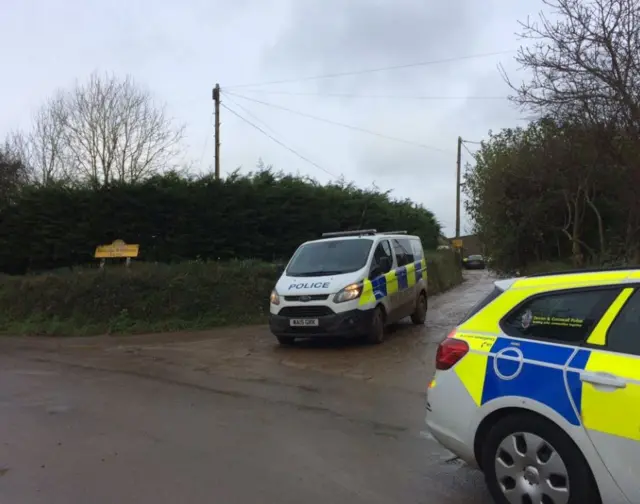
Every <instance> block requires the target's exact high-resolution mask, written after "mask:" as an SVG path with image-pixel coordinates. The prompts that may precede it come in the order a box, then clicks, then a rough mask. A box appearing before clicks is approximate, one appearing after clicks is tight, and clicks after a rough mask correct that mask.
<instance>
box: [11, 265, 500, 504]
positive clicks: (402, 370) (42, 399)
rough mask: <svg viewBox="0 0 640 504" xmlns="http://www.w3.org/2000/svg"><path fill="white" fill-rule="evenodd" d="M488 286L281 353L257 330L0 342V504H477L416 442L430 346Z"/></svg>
mask: <svg viewBox="0 0 640 504" xmlns="http://www.w3.org/2000/svg"><path fill="white" fill-rule="evenodd" d="M490 288H491V281H490V279H489V278H488V277H487V275H486V274H485V273H482V272H481V273H478V272H474V273H470V274H468V275H467V281H466V282H465V284H464V285H463V286H461V287H459V288H457V289H455V290H453V291H450V292H448V293H445V294H443V295H441V296H439V297H436V298H432V299H430V306H429V314H428V321H427V324H426V326H425V327H420V328H418V327H415V326H411V325H409V324H400V325H398V326H397V327H395V328H394V330H393V331H392V332H391V334H390V335H389V338H388V340H387V341H386V342H385V343H384V344H382V345H380V346H367V345H363V344H361V343H357V342H350V343H341V342H319V343H303V344H300V345H297V346H296V347H293V348H281V347H279V346H278V345H277V343H276V341H275V338H274V337H273V336H271V335H270V334H269V332H268V330H267V329H266V328H265V327H262V326H259V327H245V328H242V329H224V330H218V331H210V332H203V333H188V334H170V335H165V334H163V335H147V336H140V337H128V338H124V337H123V338H113V337H104V338H92V339H64V340H42V339H13V340H3V341H1V342H0V351H1V352H2V355H3V357H2V358H1V360H2V364H1V365H2V369H3V371H2V373H3V377H2V380H1V381H0V401H1V402H0V404H2V406H3V415H4V417H3V418H5V419H6V420H5V421H4V422H3V423H2V424H1V426H0V429H2V430H3V433H2V434H3V436H2V437H3V439H7V440H10V441H9V444H6V443H5V450H4V451H3V452H0V502H1V503H4V502H8V503H11V502H20V503H22V504H30V503H35V502H47V503H48V502H52V503H58V502H60V503H62V502H65V503H68V502H95V503H101V502H114V501H117V500H119V501H124V502H129V501H134V499H133V498H132V496H134V495H135V501H137V502H141V503H142V502H149V503H151V502H153V503H154V504H155V503H162V502H176V500H178V501H181V502H212V501H215V502H225V503H227V502H243V503H244V502H276V501H277V502H283V501H284V502H289V501H291V502H294V501H295V502H299V500H301V499H303V500H305V501H308V502H321V501H322V502H343V501H344V502H347V501H348V502H350V503H353V502H363V503H364V502H368V503H370V502H401V501H403V502H430V503H434V504H436V503H456V502H465V503H467V502H468V503H473V502H485V499H486V495H485V493H484V488H483V485H482V482H481V477H480V475H479V474H477V473H475V472H472V471H470V470H468V469H467V468H465V467H460V466H458V465H456V464H453V465H451V464H448V463H445V461H446V460H447V459H448V457H450V454H449V453H448V452H446V450H443V449H442V448H440V447H439V446H438V445H437V444H436V443H434V442H433V441H431V440H428V439H424V438H423V436H422V435H421V431H422V429H423V417H424V390H425V387H426V383H427V381H428V379H429V377H430V375H431V373H432V372H433V369H432V366H433V354H434V352H435V348H436V346H437V343H438V342H439V341H440V340H441V339H442V338H443V337H444V336H445V335H446V333H447V332H448V330H449V329H450V328H451V326H452V325H453V323H455V321H456V320H457V319H458V317H460V316H461V315H462V313H463V312H464V311H466V310H467V309H468V308H469V307H470V306H471V305H472V304H473V303H474V302H475V301H476V300H477V299H478V297H479V296H481V295H482V294H483V293H486V292H488V290H489V289H490ZM13 440H18V441H13ZM57 443H61V445H60V446H66V447H67V448H65V449H59V448H58V445H57ZM116 451H117V452H118V453H119V455H118V457H119V458H117V459H116V458H115V457H116V456H115V455H113V452H116ZM108 453H111V454H112V455H108ZM125 454H126V456H125ZM102 459H104V461H102ZM107 460H108V461H109V462H108V463H107ZM40 462H42V463H40ZM41 465H44V466H45V467H43V468H41V467H40V466H41ZM3 467H4V469H6V471H4V475H2V474H3V470H2V469H3ZM133 474H137V475H138V476H137V477H136V478H134V477H133ZM78 482H84V483H82V484H81V485H80V486H78ZM89 482H91V484H92V485H94V486H93V487H87V486H86V485H87V484H89ZM92 488H93V489H92ZM278 491H281V492H283V494H282V495H281V494H278ZM92 492H93V493H92ZM260 492H262V493H260ZM270 496H271V497H270Z"/></svg>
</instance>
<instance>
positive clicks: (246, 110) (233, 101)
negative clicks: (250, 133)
mask: <svg viewBox="0 0 640 504" xmlns="http://www.w3.org/2000/svg"><path fill="white" fill-rule="evenodd" d="M225 98H226V99H227V100H229V101H230V102H231V103H233V104H234V105H235V106H236V107H238V108H239V109H240V110H242V111H243V112H244V113H245V114H247V115H248V116H249V117H251V118H253V120H254V121H256V122H257V123H259V124H262V125H263V126H264V127H265V128H266V129H267V130H268V131H271V133H273V134H274V135H277V134H278V132H277V131H276V130H274V129H273V128H272V127H271V126H269V125H268V124H267V123H266V122H264V121H263V120H262V119H260V118H259V117H257V116H256V115H255V114H253V113H252V112H251V111H250V110H248V109H247V108H246V107H244V106H242V105H240V104H239V103H238V102H237V101H235V100H232V99H231V97H230V96H229V95H228V94H225Z"/></svg>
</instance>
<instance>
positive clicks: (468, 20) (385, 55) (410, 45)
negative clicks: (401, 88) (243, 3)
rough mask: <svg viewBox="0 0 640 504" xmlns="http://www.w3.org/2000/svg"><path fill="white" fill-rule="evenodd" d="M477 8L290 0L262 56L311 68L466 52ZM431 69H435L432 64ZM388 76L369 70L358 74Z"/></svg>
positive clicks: (460, 1) (478, 28)
mask: <svg viewBox="0 0 640 504" xmlns="http://www.w3.org/2000/svg"><path fill="white" fill-rule="evenodd" d="M481 11H482V6H481V5H480V2H468V1H465V0H452V1H448V2H424V1H421V0H398V1H393V2H391V1H372V0H349V1H348V2H345V1H343V0H308V1H294V2H292V15H291V20H290V24H289V26H288V27H287V28H286V29H285V31H284V33H283V34H282V35H281V36H280V37H279V39H278V41H277V42H276V43H275V45H274V46H273V47H271V48H270V49H269V51H268V52H267V54H266V58H267V61H268V62H269V63H272V64H276V65H279V66H281V67H290V66H294V65H295V66H296V67H297V68H298V70H299V72H300V73H305V72H309V73H313V72H340V71H343V70H352V69H353V67H354V65H356V64H357V65H358V67H360V68H366V67H371V66H374V67H375V66H380V65H384V64H385V63H391V64H397V63H406V62H412V61H416V60H417V59H424V60H429V59H440V58H442V57H443V56H444V57H446V55H457V54H463V53H468V52H469V50H470V49H471V48H472V47H473V46H474V45H475V40H474V38H475V37H476V36H477V35H480V34H481V32H482V26H483V25H482V24H480V23H478V22H477V19H478V16H479V15H480V14H481ZM433 73H434V74H437V73H438V70H437V69H435V67H434V72H433ZM396 75H397V74H393V75H392V77H395V76H396ZM387 77H389V74H387V75H385V76H383V75H374V74H372V75H367V76H366V77H363V79H362V80H367V81H368V80H371V79H374V80H380V79H383V78H387Z"/></svg>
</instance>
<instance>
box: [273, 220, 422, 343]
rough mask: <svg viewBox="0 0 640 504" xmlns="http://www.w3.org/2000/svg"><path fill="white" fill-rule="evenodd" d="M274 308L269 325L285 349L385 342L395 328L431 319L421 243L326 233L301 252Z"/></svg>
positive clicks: (393, 236)
mask: <svg viewBox="0 0 640 504" xmlns="http://www.w3.org/2000/svg"><path fill="white" fill-rule="evenodd" d="M270 301H271V303H270V316H269V326H270V328H271V332H272V333H273V334H274V335H275V336H276V337H277V338H278V341H279V342H280V344H283V345H288V344H292V343H294V341H295V339H296V338H316V337H323V336H334V337H335V336H339V337H352V336H365V337H366V338H367V339H368V340H369V341H370V342H372V343H380V342H382V340H383V339H384V333H385V326H386V325H387V324H389V323H393V322H396V321H398V320H400V319H402V318H404V317H408V316H410V317H411V320H412V321H413V322H414V323H415V324H419V325H421V324H424V321H425V319H426V316H427V264H426V260H425V257H424V251H423V249H422V243H421V241H420V238H419V237H418V236H410V235H407V233H406V231H393V232H388V233H378V232H377V231H376V230H375V229H367V230H361V231H346V232H336V233H324V234H323V235H322V239H319V240H313V241H308V242H306V243H303V244H302V245H300V247H298V249H297V250H296V251H295V253H294V254H293V257H291V260H290V261H289V263H288V264H287V266H286V268H285V270H284V272H283V274H282V276H281V277H280V279H279V280H278V282H277V284H276V287H275V289H274V290H273V292H272V293H271V300H270Z"/></svg>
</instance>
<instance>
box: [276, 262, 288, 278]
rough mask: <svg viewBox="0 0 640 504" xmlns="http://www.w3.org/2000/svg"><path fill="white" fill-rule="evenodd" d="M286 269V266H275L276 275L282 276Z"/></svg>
mask: <svg viewBox="0 0 640 504" xmlns="http://www.w3.org/2000/svg"><path fill="white" fill-rule="evenodd" d="M286 268H287V265H286V264H276V275H278V276H282V274H283V273H284V270H285V269H286Z"/></svg>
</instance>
